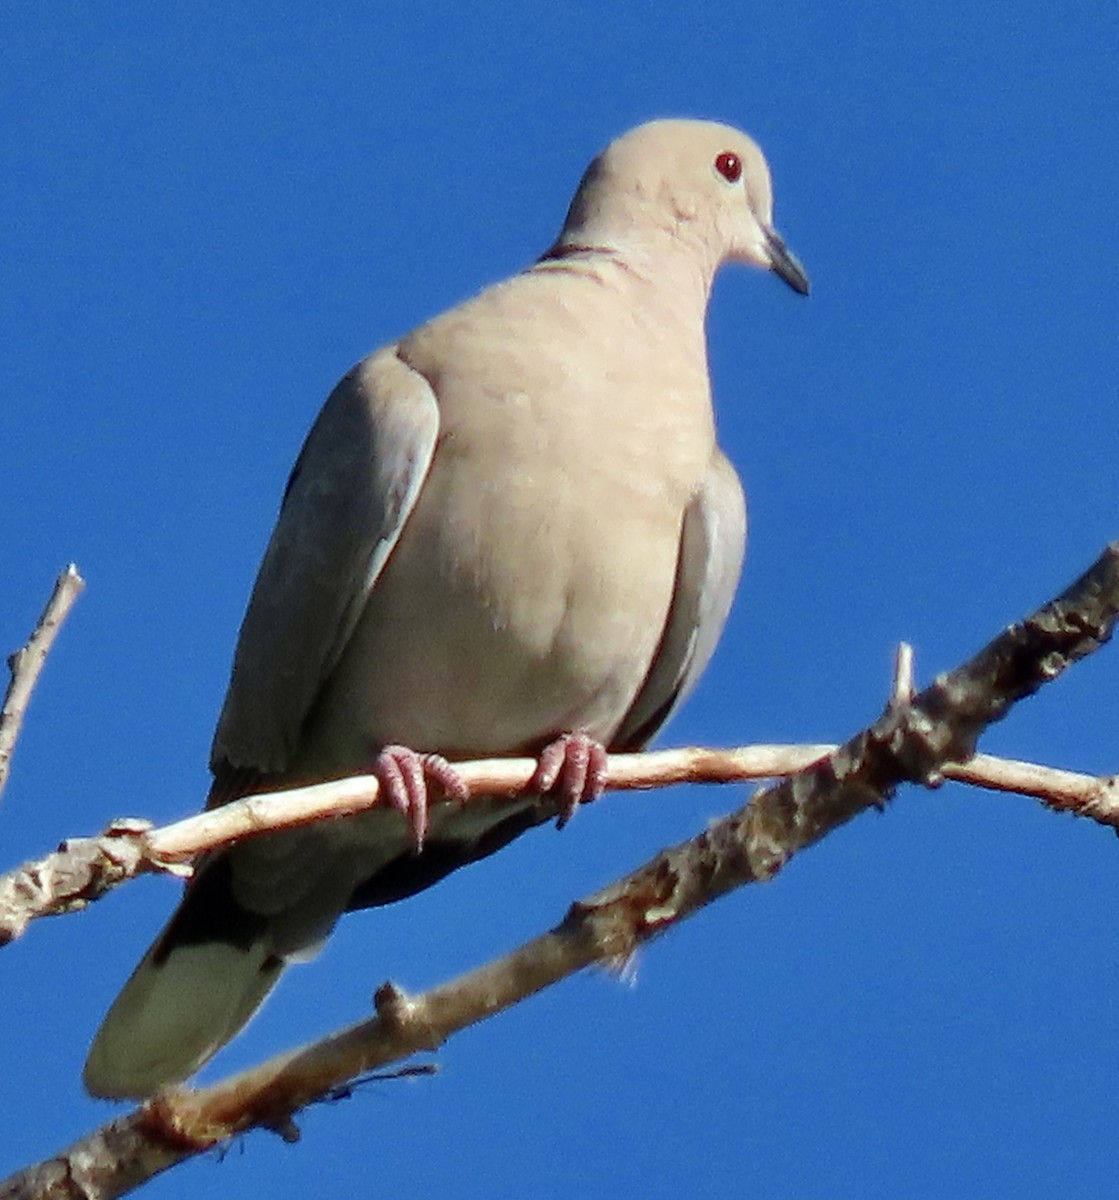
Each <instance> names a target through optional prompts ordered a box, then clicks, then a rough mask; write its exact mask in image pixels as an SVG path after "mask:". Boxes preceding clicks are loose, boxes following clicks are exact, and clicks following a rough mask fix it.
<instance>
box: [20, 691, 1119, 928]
mask: <svg viewBox="0 0 1119 1200" xmlns="http://www.w3.org/2000/svg"><path fill="white" fill-rule="evenodd" d="M895 694H897V693H896V685H895ZM835 749H836V746H835V745H834V744H829V745H823V744H820V745H802V746H795V745H788V746H785V745H763V746H739V747H737V748H735V749H729V750H720V749H710V748H704V747H700V746H685V747H681V748H680V749H676V750H657V751H652V752H649V753H645V754H616V755H612V756H611V758H610V760H609V767H608V770H609V776H608V781H607V791H637V790H648V789H650V788H656V787H667V786H669V785H671V784H676V783H744V782H747V781H749V780H759V779H775V778H780V777H782V776H785V775H791V774H793V773H794V772H795V771H800V770H803V769H804V768H805V767H806V766H808V765H810V764H811V763H814V762H816V761H817V760H818V759H820V758H823V757H824V756H825V755H827V754H831V753H832V752H834V751H835ZM535 768H536V763H535V761H534V760H533V759H529V758H512V759H489V760H484V761H481V762H471V763H460V764H456V768H455V769H456V770H457V771H459V772H460V773H461V775H462V777H463V779H465V780H466V781H467V782H468V784H469V786H470V790H471V794H472V795H478V796H494V795H505V794H508V795H515V794H516V793H518V792H519V791H521V790H523V789H524V787H525V786H526V785H527V783H528V781H529V780H530V779H531V777H532V775H533V773H534V771H535ZM942 774H943V775H944V778H945V779H955V780H958V781H960V782H962V783H970V784H973V785H975V786H978V787H984V788H989V789H991V790H992V791H999V792H1016V793H1019V794H1020V795H1023V796H1032V797H1034V798H1036V799H1038V800H1040V801H1041V802H1042V803H1043V804H1045V805H1046V806H1047V807H1049V808H1052V809H1054V810H1058V811H1064V812H1069V813H1072V814H1073V815H1074V816H1080V817H1090V818H1091V819H1092V820H1094V821H1098V822H1099V823H1100V824H1103V825H1111V826H1113V827H1115V828H1119V779H1117V778H1116V777H1115V776H1098V775H1083V774H1078V773H1076V772H1074V771H1062V770H1058V769H1057V768H1054V767H1046V766H1042V765H1040V764H1038V763H1029V762H1019V761H1015V760H1014V759H1005V758H996V757H994V756H993V755H989V754H977V755H975V756H974V757H973V758H971V759H969V760H968V761H967V762H966V763H963V764H948V765H946V766H945V767H944V769H943V772H942ZM378 803H379V799H378V784H377V780H376V778H375V777H374V776H372V775H356V776H354V777H352V778H350V779H341V780H337V781H336V782H334V783H322V784H316V785H315V786H313V787H306V788H293V789H291V790H289V791H285V792H271V793H268V794H262V795H260V796H252V797H250V798H248V799H246V800H238V801H235V802H234V803H233V804H229V805H226V806H224V807H222V808H219V809H214V810H212V811H210V812H202V813H198V814H197V815H195V816H191V817H187V818H185V819H184V820H182V821H176V822H175V823H174V824H173V825H165V826H164V827H163V828H162V829H153V828H152V827H151V823H150V822H149V821H144V820H141V819H139V818H121V819H120V820H118V821H115V822H114V823H113V824H112V825H111V826H110V827H109V828H108V829H107V830H105V832H104V833H102V834H100V835H99V836H97V837H88V838H70V839H69V840H67V841H65V842H63V843H62V846H61V848H60V849H59V850H56V851H55V852H54V853H53V854H48V855H47V856H46V857H45V858H41V859H38V860H37V861H35V862H29V863H25V864H24V865H23V866H22V867H20V868H18V869H17V870H15V871H12V872H10V873H9V874H7V875H0V946H4V945H6V944H7V943H8V942H10V941H14V940H15V939H16V938H18V937H19V936H20V935H21V934H22V933H23V932H24V930H25V929H26V928H27V926H28V925H29V924H30V922H31V921H33V920H35V919H36V918H37V917H48V916H60V915H61V914H63V913H68V912H76V911H78V910H80V909H83V908H85V907H86V905H88V904H90V903H91V902H92V901H94V900H98V899H100V898H101V897H102V896H103V895H104V894H105V893H106V892H108V891H111V890H112V889H113V888H115V887H116V886H118V885H119V884H121V883H124V882H125V881H126V880H128V879H132V878H134V877H135V876H137V875H143V874H147V873H149V872H166V873H170V874H174V875H180V876H183V877H186V876H189V875H190V866H189V864H190V862H191V861H192V860H193V859H195V858H196V857H197V856H198V855H200V854H204V853H206V852H207V851H210V850H216V849H219V848H221V847H222V846H228V845H230V844H231V843H233V842H234V841H239V840H241V839H244V838H249V837H255V836H257V835H259V834H262V833H269V832H273V831H275V830H279V829H292V828H295V827H297V826H299V825H308V824H310V823H312V822H314V821H321V820H324V819H326V818H328V817H341V816H348V815H350V814H352V813H356V812H363V811H365V810H367V809H370V808H374V807H376V805H377V804H378Z"/></svg>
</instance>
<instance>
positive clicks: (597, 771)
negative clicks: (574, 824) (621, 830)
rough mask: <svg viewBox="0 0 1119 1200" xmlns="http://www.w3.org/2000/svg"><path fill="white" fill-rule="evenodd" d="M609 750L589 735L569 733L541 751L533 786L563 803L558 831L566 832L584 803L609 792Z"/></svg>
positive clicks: (535, 789)
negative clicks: (554, 796) (563, 830)
mask: <svg viewBox="0 0 1119 1200" xmlns="http://www.w3.org/2000/svg"><path fill="white" fill-rule="evenodd" d="M606 767H607V754H606V747H605V746H603V744H602V743H601V742H597V741H595V740H594V738H592V737H590V736H589V735H588V734H585V733H565V734H563V736H562V737H558V738H556V740H555V741H554V742H549V743H548V745H547V746H545V747H544V749H543V750H542V751H541V752H540V758H539V760H538V761H537V764H536V772H535V774H534V775H533V777H532V782H531V784H530V785H529V786H530V788H531V789H532V790H533V791H537V792H553V793H555V794H556V795H557V796H558V798H559V801H560V810H559V816H558V817H557V819H556V828H557V829H562V828H563V827H564V826H565V825H566V824H567V822H568V821H570V820H571V818H572V817H573V816H574V815H575V810H576V809H577V808H578V807H579V805H580V804H589V803H590V802H591V801H592V800H597V799H598V798H599V797H600V796H601V795H602V793H603V792H604V791H605V790H606Z"/></svg>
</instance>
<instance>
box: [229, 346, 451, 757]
mask: <svg viewBox="0 0 1119 1200" xmlns="http://www.w3.org/2000/svg"><path fill="white" fill-rule="evenodd" d="M438 430H439V412H438V406H437V403H436V399H435V396H434V393H433V392H432V390H431V387H430V386H429V385H428V383H427V381H426V380H425V379H424V378H423V377H422V376H421V375H419V374H417V373H416V372H415V371H413V370H412V369H411V368H410V367H408V366H406V365H405V364H404V363H402V362H401V361H400V359H399V358H398V357H397V356H396V352H395V348H394V347H390V348H388V349H386V350H382V351H380V352H378V353H377V354H374V355H371V356H370V357H369V358H367V359H365V360H364V361H363V362H361V363H359V364H358V365H357V366H356V367H354V368H353V370H352V371H350V373H349V374H348V375H346V377H345V378H344V379H343V380H342V381H341V382H340V383H339V384H338V386H337V387H336V388H335V389H334V391H333V392H332V393H331V395H330V398H329V399H328V400H327V402H326V404H325V405H324V407H323V409H322V412H321V413H320V414H319V417H318V419H317V420H316V422H315V424H314V426H313V427H312V429H311V432H310V433H309V434H308V436H307V441H306V442H305V443H304V446H303V449H302V451H301V452H300V454H299V458H298V459H297V460H296V464H295V467H294V469H293V471H292V474H291V478H290V480H289V481H288V486H287V490H286V492H285V494H284V501H283V505H282V507H281V510H280V516H279V520H278V521H277V524H276V528H275V531H274V532H273V534H272V540H271V541H270V542H269V544H268V549H267V551H266V552H265V555H264V560H263V562H262V563H261V566H260V571H259V573H258V574H257V578H256V583H255V585H254V586H253V592H252V596H251V598H250V600H249V607H248V610H247V612H246V613H245V619H244V622H243V623H242V625H241V633H240V637H239V639H238V643H237V651H236V654H235V656H234V661H233V673H232V678H231V679H230V684H229V691H228V693H227V695H226V699H225V705H224V707H223V709H222V713H221V718H220V719H219V721H218V727H217V732H216V734H215V735H214V744H213V749H212V751H211V758H210V762H211V768H212V769H213V770H215V772H217V771H218V770H224V771H228V770H229V768H231V767H232V768H244V769H248V770H250V771H253V772H260V773H264V774H269V773H277V772H282V771H283V770H284V769H285V767H286V766H287V764H288V763H289V762H290V760H291V757H292V755H293V753H294V751H295V749H296V747H297V745H298V742H299V738H300V734H301V731H302V728H303V724H304V721H305V720H306V717H307V714H308V712H309V710H310V708H311V706H312V705H313V703H314V701H315V698H316V696H317V695H318V693H319V690H320V689H321V687H322V685H323V683H324V681H325V680H326V678H327V676H328V675H329V674H330V672H331V671H332V670H333V668H334V667H335V666H336V664H337V662H338V659H339V657H340V655H341V653H342V650H343V648H344V647H345V645H346V642H347V641H348V640H349V638H350V635H351V634H352V633H353V630H354V626H355V625H356V623H357V620H358V618H359V617H360V615H361V612H362V609H363V607H364V605H365V601H366V598H367V597H368V595H369V591H370V589H371V588H372V587H373V586H374V584H375V583H376V581H377V576H378V575H379V574H380V572H381V570H382V568H383V567H384V564H385V561H386V559H387V558H388V556H389V554H391V553H392V549H393V547H394V546H395V545H396V542H397V539H398V538H399V536H400V531H401V529H402V528H403V526H404V523H405V521H406V520H407V518H408V514H409V513H410V512H411V511H412V507H413V505H414V504H415V501H416V497H417V495H418V494H419V491H420V487H421V486H422V484H423V481H424V478H425V476H426V475H427V471H428V467H429V466H430V464H431V458H432V454H433V453H434V449H435V442H436V438H437V436H438Z"/></svg>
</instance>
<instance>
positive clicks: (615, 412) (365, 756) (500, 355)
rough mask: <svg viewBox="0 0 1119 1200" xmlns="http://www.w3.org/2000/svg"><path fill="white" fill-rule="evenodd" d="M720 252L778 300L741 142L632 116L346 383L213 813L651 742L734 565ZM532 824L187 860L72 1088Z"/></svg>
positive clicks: (768, 242)
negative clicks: (430, 765)
mask: <svg viewBox="0 0 1119 1200" xmlns="http://www.w3.org/2000/svg"><path fill="white" fill-rule="evenodd" d="M732 159H737V163H738V167H739V168H740V175H739V174H737V173H736V169H735V164H734V162H732V161H731V160H732ZM731 259H736V260H739V261H743V262H748V263H752V264H754V265H757V266H761V267H764V268H770V269H772V270H774V271H776V272H777V273H778V274H779V275H780V276H781V277H782V278H783V279H784V280H785V281H786V282H787V283H789V284H790V285H791V286H792V287H794V288H795V289H796V290H798V291H801V292H806V291H807V279H806V278H805V276H804V273H803V270H802V269H801V268H800V266H799V264H798V263H797V261H796V260H795V258H793V257H792V255H791V254H789V252H788V251H787V250H786V249H785V247H784V244H783V243H782V242H781V240H780V239H779V238H778V237H777V235H776V234H775V233H774V231H773V228H772V202H771V194H770V183H769V174H768V169H767V168H766V165H765V161H764V159H763V158H762V155H761V152H760V151H759V150H758V148H757V147H756V146H755V145H754V143H753V142H751V141H750V140H749V139H748V138H747V137H746V136H745V135H744V134H741V133H739V132H737V131H736V130H734V129H731V128H729V127H727V126H723V125H716V124H711V123H707V122H697V121H660V122H653V123H651V124H649V125H644V126H641V127H640V128H638V129H636V130H634V131H632V132H631V133H629V134H627V135H625V136H624V137H622V138H620V139H618V141H616V142H614V143H613V144H612V145H611V146H610V147H608V148H607V150H606V151H604V153H603V154H602V155H601V156H600V157H599V158H598V159H596V160H595V162H594V163H593V164H592V165H591V167H590V168H589V169H588V171H587V174H586V176H585V177H584V180H583V183H582V184H581V185H580V188H579V191H578V192H577V194H576V196H575V199H574V201H573V202H572V205H571V209H570V211H569V213H568V217H567V221H566V223H565V225H564V228H563V230H562V232H561V234H560V237H559V240H558V242H557V243H556V245H555V247H553V249H552V250H551V251H550V252H549V253H548V254H547V255H545V256H544V257H543V258H542V259H541V260H540V261H539V262H537V263H536V264H535V265H534V266H533V267H532V268H530V269H529V270H527V271H525V272H523V273H521V274H519V275H516V276H514V277H513V278H512V279H510V280H508V281H507V282H505V283H502V284H498V285H497V286H495V287H492V288H490V289H488V290H487V291H485V292H483V293H481V294H480V295H479V296H477V297H476V298H475V299H473V300H470V301H468V302H467V303H465V304H463V305H461V306H460V307H458V308H455V309H453V310H451V311H450V312H448V313H446V314H444V315H443V316H440V317H437V318H436V319H435V320H433V321H431V322H429V323H428V324H426V325H423V326H421V327H420V328H419V329H417V330H415V331H414V332H413V333H411V334H409V335H407V336H406V337H404V338H402V339H401V340H400V341H398V342H396V343H394V344H392V345H390V346H388V347H386V348H385V349H383V350H380V351H378V352H377V353H375V354H373V355H371V356H370V357H369V358H367V359H365V360H364V361H363V362H361V363H359V364H358V365H357V366H356V367H355V368H354V369H353V370H352V371H350V372H349V374H348V375H346V377H345V378H344V379H343V380H342V381H341V382H340V383H339V385H338V386H337V388H335V390H334V392H333V393H332V395H331V396H330V398H329V399H328V400H327V403H326V405H325V407H324V408H323V410H322V412H321V414H320V415H319V418H318V420H317V421H316V423H315V426H314V428H313V429H312V431H311V433H310V435H309V436H308V439H307V442H306V444H305V445H304V447H303V450H302V452H301V454H300V456H299V459H298V461H297V463H296V466H295V469H294V471H293V473H292V478H291V480H290V482H289V485H288V490H287V493H286V495H285V499H284V504H283V507H282V510H281V514H280V518H279V521H278V524H277V526H276V530H275V532H274V534H273V536H272V540H271V543H270V544H269V547H268V550H267V553H266V554H265V557H264V561H263V563H262V565H261V568H260V573H259V575H258V577H257V581H256V585H255V587H254V589H253V594H252V598H251V600H250V603H249V608H248V611H247V614H246V616H245V621H244V624H243V626H242V629H241V637H240V641H239V644H238V647H237V653H236V657H235V661H234V667H233V674H232V679H231V682H230V687H229V692H228V695H227V697H226V701H225V706H224V709H223V711H222V714H221V719H220V721H219V724H218V729H217V733H216V736H215V739H214V748H213V755H212V762H211V766H212V769H213V771H214V775H215V783H214V790H213V792H212V797H211V802H212V803H222V802H225V801H227V800H229V799H232V798H234V797H235V796H237V795H240V794H244V793H245V792H246V791H258V790H261V789H262V788H264V787H268V786H273V787H274V786H280V785H283V784H287V783H295V782H304V781H309V780H318V779H324V778H331V777H337V776H341V775H345V774H349V773H355V772H362V771H368V770H369V769H370V766H371V763H372V762H373V760H374V758H375V757H376V756H377V754H378V752H379V751H380V750H381V749H382V748H383V747H385V746H388V745H390V744H399V745H402V746H407V747H412V748H414V749H416V750H419V751H425V752H426V751H437V752H439V753H441V754H444V755H446V756H448V757H450V758H472V757H483V756H488V755H509V754H524V753H536V752H538V751H539V750H540V749H541V748H542V747H543V746H544V745H545V744H547V743H549V742H551V741H552V740H554V739H555V738H557V737H559V736H560V735H562V734H564V733H567V732H569V731H578V732H580V733H584V734H587V735H589V737H590V738H592V739H594V740H595V741H598V742H601V743H603V744H605V745H606V746H608V747H609V748H611V749H632V748H636V747H639V746H641V745H644V744H645V743H646V742H647V741H648V740H649V738H650V737H651V736H652V735H653V734H654V733H655V732H656V730H657V729H658V728H659V727H660V726H661V725H662V724H663V722H664V721H665V720H666V719H667V718H668V716H669V715H670V713H671V712H672V711H673V710H674V709H675V707H676V706H677V705H678V704H679V702H680V701H681V699H682V698H683V697H684V696H685V695H686V694H687V693H688V691H689V690H690V689H691V687H692V686H693V685H694V683H695V681H696V679H697V678H698V676H699V674H700V672H701V671H702V670H703V668H704V666H705V665H706V663H707V661H708V660H709V658H710V656H711V654H712V652H713V650H714V647H715V643H716V641H717V639H718V636H719V634H720V632H721V630H722V626H723V623H724V621H725V619H726V616H727V612H728V610H729V608H730V604H731V600H732V598H733V594H734V589H735V586H736V583H737V580H738V575H739V571H740V568H741V563H742V556H743V552H744V547H745V505H744V500H743V495H742V489H741V487H740V485H739V483H738V479H737V476H736V475H735V473H734V470H733V468H732V467H731V465H730V463H729V462H728V461H727V459H726V458H725V457H724V456H723V454H722V452H721V451H720V450H719V449H718V447H717V446H716V443H715V431H714V420H713V414H712V410H711V403H710V395H709V384H708V372H707V359H706V343H705V332H704V315H705V310H706V304H707V297H708V294H709V290H710V286H711V282H712V279H713V277H714V274H715V271H716V270H717V269H718V267H719V266H720V265H721V264H722V263H723V262H725V261H727V260H731ZM554 812H555V804H554V803H549V802H546V801H541V800H538V799H524V800H517V801H512V802H511V801H508V800H496V799H486V798H472V799H471V801H470V803H469V804H467V805H466V806H465V807H460V806H457V805H455V804H436V805H435V806H434V807H433V809H432V812H431V823H430V829H429V831H428V835H427V840H426V843H425V848H424V850H423V852H422V853H421V854H420V855H415V854H413V853H412V841H411V833H410V831H409V828H408V825H407V822H406V821H405V820H404V818H403V817H402V816H401V815H400V814H399V813H397V812H395V811H391V810H380V811H377V812H374V813H371V814H368V815H365V816H362V817H358V818H351V819H348V820H346V821H343V822H331V823H329V824H326V825H320V826H316V827H312V828H309V829H307V830H303V831H298V832H291V833H284V834H280V835H272V836H268V837H265V838H259V839H254V840H251V841H249V842H247V843H245V844H243V845H242V846H239V847H237V848H235V849H234V850H232V851H230V852H228V853H226V854H224V855H221V856H216V857H215V858H213V859H211V860H210V861H208V862H207V863H206V864H205V865H204V866H203V868H202V869H201V871H200V872H199V878H198V880H197V881H196V883H195V884H193V885H192V886H191V887H190V888H189V889H188V891H187V894H186V897H185V899H184V901H183V905H182V906H181V907H180V910H179V912H178V913H177V914H176V916H175V917H174V918H173V919H172V922H171V924H170V925H169V926H168V928H167V929H166V930H165V931H164V933H163V934H162V935H161V938H160V939H159V940H158V941H157V942H156V944H155V945H154V946H153V947H152V949H151V950H150V951H149V952H148V955H147V957H146V958H145V959H144V960H143V962H142V963H141V964H140V966H139V967H138V968H137V970H136V972H135V973H134V975H133V977H132V979H131V980H130V981H129V983H128V984H127V985H126V987H125V989H124V991H123V992H122V994H121V996H120V997H119V998H118V1000H117V1002H116V1004H115V1005H114V1007H113V1009H112V1010H111V1011H110V1013H109V1015H108V1017H107V1018H106V1020H105V1023H104V1024H103V1026H102V1028H101V1030H100V1032H99V1033H98V1036H97V1039H96V1040H95V1042H94V1046H93V1049H92V1050H91V1053H90V1057H89V1061H88V1063H87V1066H86V1073H85V1080H86V1085H87V1087H89V1089H90V1090H91V1091H93V1092H94V1093H96V1094H99V1095H105V1096H125V1095H145V1094H147V1093H149V1092H151V1091H152V1090H154V1089H155V1088H157V1087H158V1086H160V1085H162V1084H163V1083H166V1082H169V1081H172V1080H178V1079H182V1078H185V1077H186V1076H187V1075H189V1074H190V1073H192V1072H193V1071H194V1070H195V1069H197V1067H198V1066H199V1065H201V1063H202V1062H204V1061H205V1060H206V1059H207V1058H208V1057H209V1056H210V1055H211V1054H212V1053H214V1051H215V1050H216V1049H217V1048H218V1047H220V1046H221V1045H222V1044H223V1043H224V1042H225V1041H227V1040H228V1039H229V1038H230V1037H231V1036H233V1034H234V1033H235V1032H236V1031H237V1029H238V1028H240V1026H241V1025H242V1024H243V1023H244V1021H245V1020H247V1019H248V1017H249V1016H250V1015H251V1013H252V1012H253V1011H254V1009H255V1008H256V1007H257V1005H258V1004H259V1002H260V1000H261V999H262V998H263V996H264V994H265V993H266V992H267V991H268V989H269V988H270V987H271V986H272V985H273V984H274V982H275V980H276V979H277V978H278V976H279V973H280V971H281V969H282V966H283V962H284V961H285V960H286V959H289V958H292V957H297V956H299V955H300V954H306V953H308V952H310V951H313V949H314V947H315V946H316V945H317V943H318V942H320V941H321V939H322V938H323V937H325V936H326V935H327V934H328V933H329V932H330V929H331V927H332V926H333V924H334V922H335V921H336V920H337V918H338V916H339V915H340V914H341V912H343V911H344V910H345V909H347V908H355V907H362V906H367V905H372V904H379V903H385V902H387V901H388V900H392V899H395V898H397V897H399V896H403V895H407V894H410V893H411V892H414V891H417V890H419V889H420V888H422V887H424V886H427V885H428V884H429V883H431V882H433V881H434V880H435V879H437V878H439V877H441V875H443V874H445V873H446V872H447V871H448V870H452V869H454V868H455V867H456V866H459V865H462V864H463V863H465V862H469V861H472V860H473V859H475V858H478V857H482V856H483V855H485V854H487V853H490V852H492V851H493V850H494V849H496V848H498V846H500V845H502V844H504V843H505V842H506V841H508V840H509V838H510V837H512V836H515V835H516V834H517V833H519V832H520V831H522V830H523V829H526V828H528V827H530V826H531V825H533V824H537V823H539V822H540V821H541V820H544V819H546V818H547V816H548V815H551V814H554Z"/></svg>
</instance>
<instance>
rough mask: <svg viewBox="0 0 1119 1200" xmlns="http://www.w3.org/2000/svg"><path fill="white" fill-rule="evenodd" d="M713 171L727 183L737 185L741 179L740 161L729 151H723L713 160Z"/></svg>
mask: <svg viewBox="0 0 1119 1200" xmlns="http://www.w3.org/2000/svg"><path fill="white" fill-rule="evenodd" d="M715 170H716V171H718V172H719V174H720V175H721V176H722V177H723V178H724V179H725V180H726V181H727V182H728V183H737V182H738V181H739V180H740V179H741V178H742V159H740V158H739V157H738V155H737V154H734V153H732V152H731V151H730V150H724V151H723V153H722V154H720V155H719V157H718V158H717V159H715Z"/></svg>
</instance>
